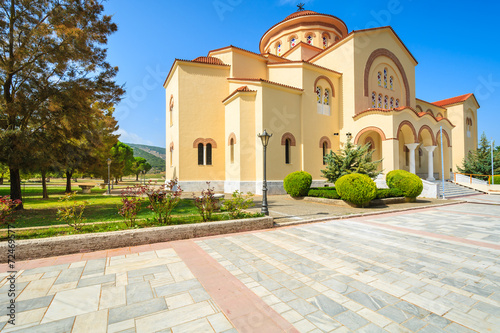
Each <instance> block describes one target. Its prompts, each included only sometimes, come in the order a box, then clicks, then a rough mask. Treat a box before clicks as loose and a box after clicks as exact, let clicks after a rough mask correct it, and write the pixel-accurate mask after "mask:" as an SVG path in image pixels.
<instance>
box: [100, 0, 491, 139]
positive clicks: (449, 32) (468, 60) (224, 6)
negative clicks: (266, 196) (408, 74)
mask: <svg viewBox="0 0 500 333" xmlns="http://www.w3.org/2000/svg"><path fill="white" fill-rule="evenodd" d="M298 2H299V1H288V0H271V1H256V0H254V1H248V0H203V1H202V0H197V1H172V0H144V1H137V0H109V1H107V2H105V3H104V6H105V11H106V13H107V14H111V15H113V21H114V22H115V23H117V24H118V32H117V33H115V34H113V35H112V36H111V37H110V39H109V43H108V47H109V51H108V60H109V62H110V63H111V64H112V65H113V66H118V67H119V68H120V72H119V74H118V77H117V80H118V83H120V84H125V88H126V90H127V95H126V96H125V98H124V99H123V101H122V102H121V103H120V104H119V105H117V108H116V113H115V116H116V118H117V119H118V124H119V125H120V133H121V134H122V137H121V139H120V140H121V141H124V142H130V143H142V144H149V145H155V146H161V147H165V104H166V101H165V92H164V89H163V86H162V85H163V82H164V80H165V78H166V76H167V74H168V71H169V70H170V67H171V66H172V64H173V61H174V59H175V58H179V59H190V60H191V59H194V58H196V57H198V56H205V55H206V54H207V53H208V51H209V50H212V49H216V48H220V47H224V46H228V45H231V44H232V45H235V46H239V47H242V48H244V49H248V50H250V51H254V52H258V46H259V40H260V38H261V36H262V35H263V34H264V32H266V30H267V29H269V28H270V27H271V26H272V25H274V24H275V23H278V22H279V21H281V20H282V19H284V18H285V17H286V16H288V15H289V14H291V13H292V12H294V11H296V9H297V8H296V5H297V3H298ZM302 2H304V3H306V6H305V9H309V10H314V11H317V12H320V13H327V14H332V15H335V16H338V17H339V18H340V19H342V20H343V21H344V22H345V23H346V24H347V27H348V28H349V31H352V30H357V29H364V28H369V27H374V26H385V25H390V26H392V27H393V29H394V30H395V31H396V33H397V34H398V35H399V37H400V38H401V39H402V40H403V42H404V43H405V45H406V46H407V47H408V49H409V50H410V52H412V54H413V55H414V56H415V58H416V59H417V61H418V62H419V65H418V66H417V67H416V90H417V97H418V98H421V99H423V100H426V101H429V102H434V101H437V100H441V99H445V98H449V97H454V96H458V95H462V94H466V93H475V94H476V97H477V99H478V101H479V104H480V105H481V108H480V109H479V115H478V120H479V128H478V130H479V133H480V134H481V133H482V132H485V133H486V135H487V136H488V139H489V138H493V139H494V140H495V141H496V143H497V144H499V145H500V130H498V124H499V121H500V117H499V112H500V57H499V53H500V34H499V32H500V29H499V28H498V26H497V23H496V22H497V21H498V12H499V11H500V4H499V3H497V2H496V1H495V2H494V1H478V2H470V1H416V0H387V1H373V0H371V1H367V0H361V1H355V2H354V1H344V2H340V1H331V0H326V1H320V0H312V1H304V0H302ZM391 11H392V12H391Z"/></svg>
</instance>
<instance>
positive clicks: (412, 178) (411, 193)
mask: <svg viewBox="0 0 500 333" xmlns="http://www.w3.org/2000/svg"><path fill="white" fill-rule="evenodd" d="M386 183H387V186H389V188H397V189H399V190H401V192H403V195H404V196H405V197H407V198H416V197H418V196H419V195H420V193H422V190H423V189H424V185H423V184H422V179H420V177H418V176H417V175H415V174H413V173H411V172H408V171H405V170H393V171H391V172H389V173H388V174H387V176H386Z"/></svg>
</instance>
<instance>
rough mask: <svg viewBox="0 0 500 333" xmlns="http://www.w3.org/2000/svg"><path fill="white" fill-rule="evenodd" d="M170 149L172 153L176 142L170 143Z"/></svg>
mask: <svg viewBox="0 0 500 333" xmlns="http://www.w3.org/2000/svg"><path fill="white" fill-rule="evenodd" d="M169 149H170V151H172V150H174V142H173V141H172V142H170V146H169Z"/></svg>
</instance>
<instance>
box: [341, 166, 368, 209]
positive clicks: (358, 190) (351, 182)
mask: <svg viewBox="0 0 500 333" xmlns="http://www.w3.org/2000/svg"><path fill="white" fill-rule="evenodd" d="M335 189H336V190H337V194H338V195H339V196H340V198H341V199H342V200H344V201H347V202H350V203H352V204H355V205H358V206H362V207H363V206H365V205H366V204H367V203H369V202H370V201H371V200H373V199H375V197H376V196H377V185H375V182H374V181H373V180H372V179H371V178H370V177H368V176H367V175H363V174H360V173H351V174H349V175H345V176H342V177H340V178H339V179H337V182H336V183H335Z"/></svg>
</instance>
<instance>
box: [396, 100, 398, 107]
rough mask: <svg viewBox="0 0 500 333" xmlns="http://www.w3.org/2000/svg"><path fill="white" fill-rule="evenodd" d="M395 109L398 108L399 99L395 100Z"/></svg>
mask: <svg viewBox="0 0 500 333" xmlns="http://www.w3.org/2000/svg"><path fill="white" fill-rule="evenodd" d="M396 107H397V108H399V99H396Z"/></svg>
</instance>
